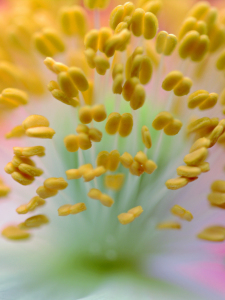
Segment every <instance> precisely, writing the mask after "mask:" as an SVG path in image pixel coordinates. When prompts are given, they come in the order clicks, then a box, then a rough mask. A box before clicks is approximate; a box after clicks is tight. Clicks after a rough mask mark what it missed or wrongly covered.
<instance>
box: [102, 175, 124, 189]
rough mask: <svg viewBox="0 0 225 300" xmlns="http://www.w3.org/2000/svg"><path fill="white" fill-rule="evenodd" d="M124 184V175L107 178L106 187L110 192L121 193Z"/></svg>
mask: <svg viewBox="0 0 225 300" xmlns="http://www.w3.org/2000/svg"><path fill="white" fill-rule="evenodd" d="M123 183H124V174H123V173H119V174H116V175H106V176H105V186H106V187H107V188H108V189H110V190H114V191H119V190H120V189H121V187H122V185H123Z"/></svg>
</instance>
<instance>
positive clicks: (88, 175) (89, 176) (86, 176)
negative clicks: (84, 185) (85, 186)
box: [83, 170, 95, 182]
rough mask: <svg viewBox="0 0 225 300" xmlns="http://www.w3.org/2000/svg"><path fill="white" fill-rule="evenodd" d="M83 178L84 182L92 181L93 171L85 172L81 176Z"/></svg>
mask: <svg viewBox="0 0 225 300" xmlns="http://www.w3.org/2000/svg"><path fill="white" fill-rule="evenodd" d="M83 178H84V181H85V182H89V181H91V180H93V179H94V178H95V173H94V171H93V170H87V171H86V172H85V173H84V174H83Z"/></svg>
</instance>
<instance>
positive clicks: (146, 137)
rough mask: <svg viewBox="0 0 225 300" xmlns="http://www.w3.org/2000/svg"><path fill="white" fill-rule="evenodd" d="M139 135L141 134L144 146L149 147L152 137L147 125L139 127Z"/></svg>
mask: <svg viewBox="0 0 225 300" xmlns="http://www.w3.org/2000/svg"><path fill="white" fill-rule="evenodd" d="M141 136H142V142H143V144H144V145H145V147H146V148H147V149H150V148H151V146H152V139H151V135H150V132H149V130H148V127H147V126H145V125H144V126H143V127H142V129H141Z"/></svg>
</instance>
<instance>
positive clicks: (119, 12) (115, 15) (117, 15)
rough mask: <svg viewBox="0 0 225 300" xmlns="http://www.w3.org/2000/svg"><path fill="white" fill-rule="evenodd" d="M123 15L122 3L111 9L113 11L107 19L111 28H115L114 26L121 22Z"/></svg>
mask: <svg viewBox="0 0 225 300" xmlns="http://www.w3.org/2000/svg"><path fill="white" fill-rule="evenodd" d="M123 15H124V7H123V5H118V6H116V7H115V8H114V9H113V11H112V12H111V14H110V19H109V25H110V27H111V28H112V29H113V30H115V29H116V26H117V25H118V24H119V23H120V22H122V19H123Z"/></svg>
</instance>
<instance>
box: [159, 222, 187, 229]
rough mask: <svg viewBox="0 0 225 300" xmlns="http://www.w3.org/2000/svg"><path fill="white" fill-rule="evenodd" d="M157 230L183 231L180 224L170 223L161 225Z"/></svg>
mask: <svg viewBox="0 0 225 300" xmlns="http://www.w3.org/2000/svg"><path fill="white" fill-rule="evenodd" d="M157 229H181V225H180V223H178V222H173V221H168V222H162V223H159V224H158V225H157Z"/></svg>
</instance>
